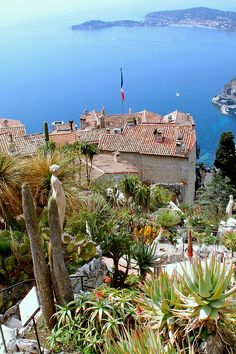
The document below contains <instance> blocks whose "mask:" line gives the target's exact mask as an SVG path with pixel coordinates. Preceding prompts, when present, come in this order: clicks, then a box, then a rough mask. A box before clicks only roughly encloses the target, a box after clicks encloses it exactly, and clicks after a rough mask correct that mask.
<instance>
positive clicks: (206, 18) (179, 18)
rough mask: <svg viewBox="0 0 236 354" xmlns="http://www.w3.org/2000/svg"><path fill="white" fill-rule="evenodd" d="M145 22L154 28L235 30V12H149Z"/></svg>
mask: <svg viewBox="0 0 236 354" xmlns="http://www.w3.org/2000/svg"><path fill="white" fill-rule="evenodd" d="M145 22H146V23H148V24H153V25H155V26H157V25H159V26H171V25H182V26H183V25H191V26H204V27H213V28H217V29H220V30H228V31H235V30H236V12H232V11H221V10H214V9H209V8H207V7H195V8H192V9H186V10H175V11H158V12H151V13H149V14H147V15H146V16H145Z"/></svg>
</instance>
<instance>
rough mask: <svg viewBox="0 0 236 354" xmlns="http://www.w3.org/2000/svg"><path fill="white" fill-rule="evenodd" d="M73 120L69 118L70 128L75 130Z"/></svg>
mask: <svg viewBox="0 0 236 354" xmlns="http://www.w3.org/2000/svg"><path fill="white" fill-rule="evenodd" d="M73 123H74V121H73V120H69V125H70V130H71V131H72V132H73Z"/></svg>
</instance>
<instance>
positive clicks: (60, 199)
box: [50, 165, 66, 230]
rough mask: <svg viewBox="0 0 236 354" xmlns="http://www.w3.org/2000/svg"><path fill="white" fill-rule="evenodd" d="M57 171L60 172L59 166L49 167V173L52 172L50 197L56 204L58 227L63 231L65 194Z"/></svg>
mask: <svg viewBox="0 0 236 354" xmlns="http://www.w3.org/2000/svg"><path fill="white" fill-rule="evenodd" d="M59 171H60V166H58V165H52V166H50V172H52V177H51V186H52V196H53V197H54V198H55V199H56V202H57V208H58V214H59V220H60V226H61V230H63V224H64V220H65V211H66V198H65V192H64V190H63V187H62V183H61V181H59V179H58V177H57V175H58V173H59Z"/></svg>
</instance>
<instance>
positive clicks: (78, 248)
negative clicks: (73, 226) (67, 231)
mask: <svg viewBox="0 0 236 354" xmlns="http://www.w3.org/2000/svg"><path fill="white" fill-rule="evenodd" d="M63 245H64V247H65V252H66V255H67V257H66V258H68V259H69V260H72V261H73V263H74V264H79V263H80V261H81V260H82V261H85V262H89V261H90V260H91V259H92V258H93V257H95V255H96V253H97V249H96V244H95V243H94V242H92V241H89V240H87V239H86V238H85V237H83V236H82V235H77V236H76V237H71V236H70V235H64V237H63Z"/></svg>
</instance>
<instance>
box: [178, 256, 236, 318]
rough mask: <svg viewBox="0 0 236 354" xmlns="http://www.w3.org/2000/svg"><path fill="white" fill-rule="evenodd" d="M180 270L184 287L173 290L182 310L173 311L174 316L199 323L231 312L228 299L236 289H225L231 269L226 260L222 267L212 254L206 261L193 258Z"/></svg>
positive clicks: (230, 275)
mask: <svg viewBox="0 0 236 354" xmlns="http://www.w3.org/2000/svg"><path fill="white" fill-rule="evenodd" d="M182 269H183V277H182V278H181V281H182V286H183V288H182V290H180V288H179V289H176V291H177V294H179V296H180V299H181V301H182V304H181V307H183V310H178V311H176V314H177V315H179V316H181V317H182V318H188V319H193V321H194V320H195V319H196V318H197V319H199V320H200V321H206V320H215V321H217V320H218V319H219V318H220V316H222V314H224V313H226V312H227V311H230V307H231V306H235V305H236V302H235V301H233V300H231V299H230V295H231V294H233V293H235V292H236V287H234V288H231V289H230V290H228V288H229V284H230V280H231V277H232V274H233V267H232V265H231V266H230V267H229V268H228V267H227V266H226V260H224V263H223V264H222V263H220V262H218V261H217V259H216V255H215V254H214V253H213V254H212V256H211V258H210V260H209V261H208V260H205V261H201V260H200V259H198V258H194V259H193V260H192V262H191V263H190V264H188V265H187V264H186V265H185V266H183V267H182ZM186 290H187V292H188V293H187V294H186Z"/></svg>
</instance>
